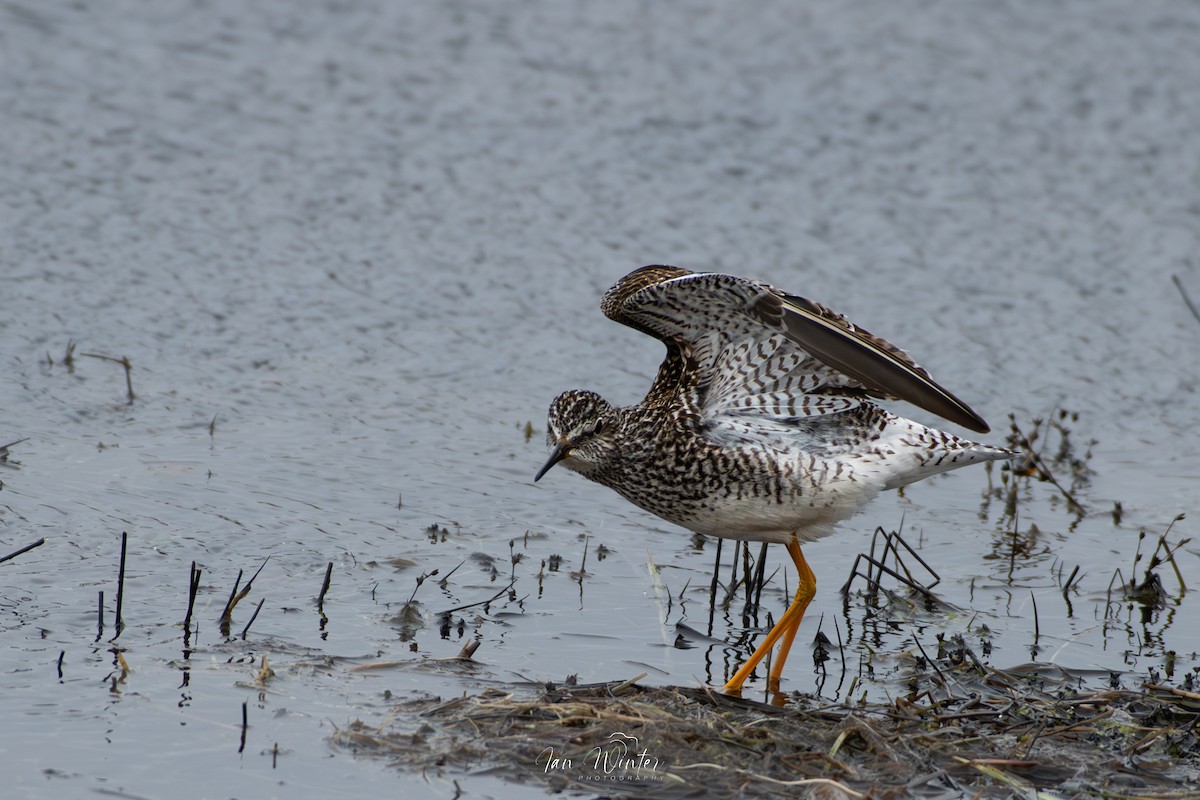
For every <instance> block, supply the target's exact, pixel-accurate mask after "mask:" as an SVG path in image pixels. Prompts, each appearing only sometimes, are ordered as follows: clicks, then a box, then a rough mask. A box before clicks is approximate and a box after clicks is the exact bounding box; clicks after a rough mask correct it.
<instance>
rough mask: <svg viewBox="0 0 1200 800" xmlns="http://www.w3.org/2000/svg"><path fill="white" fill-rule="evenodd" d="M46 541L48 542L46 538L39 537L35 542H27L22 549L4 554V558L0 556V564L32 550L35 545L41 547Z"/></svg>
mask: <svg viewBox="0 0 1200 800" xmlns="http://www.w3.org/2000/svg"><path fill="white" fill-rule="evenodd" d="M45 543H46V540H45V539H38V540H37V541H36V542H34V543H33V544H27V545H25V546H24V547H22V548H21V549H20V550H14V551H13V552H11V553H9V554H8V555H6V556H4V557H3V558H0V564H3V563H4V562H5V561H8V560H9V559H12V558H16V557H17V556H19V555H21V554H22V553H28V552H29V551H30V550H32V549H33V548H35V547H41V546H42V545H44V544H45Z"/></svg>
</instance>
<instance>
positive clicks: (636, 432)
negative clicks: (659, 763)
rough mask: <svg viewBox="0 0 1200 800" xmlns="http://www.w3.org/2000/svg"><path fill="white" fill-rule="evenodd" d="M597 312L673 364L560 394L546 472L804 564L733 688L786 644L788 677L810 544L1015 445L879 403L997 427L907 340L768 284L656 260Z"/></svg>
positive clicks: (812, 581) (976, 426)
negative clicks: (897, 493) (610, 398)
mask: <svg viewBox="0 0 1200 800" xmlns="http://www.w3.org/2000/svg"><path fill="white" fill-rule="evenodd" d="M600 307H601V309H602V310H603V311H604V313H605V314H606V315H607V316H608V317H609V318H611V319H614V320H616V321H617V322H621V323H623V324H625V325H628V326H630V327H632V328H636V329H637V330H640V331H642V332H644V333H648V334H650V335H651V336H654V337H656V338H658V339H660V340H662V341H663V343H664V344H666V346H667V356H666V359H665V360H664V361H663V363H662V366H660V367H659V370H658V377H657V378H655V381H654V384H653V386H651V388H650V392H649V394H647V395H646V398H645V399H644V400H643V401H642V402H641V403H639V404H638V405H636V406H629V407H627V408H614V407H613V406H611V405H610V404H609V403H607V402H606V401H605V400H604V399H603V398H601V397H600V396H599V395H597V394H595V393H594V392H586V391H569V392H564V393H563V394H561V395H559V396H558V397H556V398H555V399H554V402H553V403H551V405H550V414H549V422H548V429H547V440H548V443H549V445H550V446H551V447H552V448H553V449H552V451H551V453H550V458H549V459H548V460H547V461H546V464H545V466H543V467H542V468H541V470H540V471H539V472H538V473H537V476H536V477H535V478H534V480H538V479H539V478H541V477H542V476H543V475H544V474H546V471H547V470H549V469H550V468H551V467H553V466H554V465H555V464H558V463H560V462H561V463H562V464H563V465H565V466H566V467H568V468H569V469H572V470H574V471H576V472H578V473H580V474H582V475H583V476H584V477H586V478H589V479H591V480H593V481H596V482H598V483H602V484H604V485H605V486H609V487H611V488H613V489H615V490H617V491H618V492H619V493H621V494H622V495H623V496H624V497H626V498H627V499H628V500H630V501H632V502H633V503H635V504H637V505H639V506H641V507H642V508H644V509H646V510H647V511H652V512H653V513H655V514H657V515H658V516H660V517H662V518H663V519H666V520H669V521H670V522H673V523H676V524H677V525H681V526H683V527H684V528H687V529H689V530H692V531H695V532H697V533H702V534H706V535H709V536H720V537H725V538H731V539H748V540H753V541H763V542H778V543H781V544H784V545H785V546H786V547H787V550H788V553H789V554H790V555H791V557H792V561H793V562H794V563H795V565H796V569H797V570H798V571H799V582H798V588H797V590H796V595H795V598H794V599H793V601H792V603H791V605H790V606H789V607H788V609H787V611H786V612H784V614H783V616H782V617H780V618H779V621H778V622H777V623H776V624H775V626H774V627H773V628H772V629H771V631H770V632H769V633H768V634H767V636H766V637H765V638H764V639H763V641H762V642H761V643H760V644H759V646H758V648H757V649H756V650H755V651H754V653H753V654H752V655H751V656H750V658H749V659H748V660H747V661H746V663H745V664H744V665H743V666H742V667H741V668H740V669H739V670H738V671H737V672H736V673H734V675H733V677H731V678H730V679H729V681H728V682H727V683H726V684H725V690H726V691H728V692H738V691H740V690H741V688H742V684H743V683H744V682H745V680H746V678H747V677H748V676H749V675H750V674H751V672H752V671H753V670H754V668H755V667H756V666H757V665H758V663H759V662H760V661H761V660H762V659H763V658H764V657H765V656H766V655H767V653H769V652H770V650H771V648H772V647H773V646H774V645H775V643H776V642H779V641H780V640H782V642H781V643H780V646H779V653H778V655H777V656H776V658H775V660H774V662H773V663H772V665H771V669H770V673H769V675H768V686H770V687H771V688H772V689H774V688H777V687H778V684H779V675H780V673H781V672H782V671H783V665H784V662H785V661H786V660H787V654H788V651H789V650H790V649H791V646H792V640H793V639H794V638H795V636H796V631H797V629H798V628H799V627H800V622H801V620H802V619H803V617H804V610H805V608H807V606H808V603H809V601H810V600H811V599H812V597H813V595H814V593H815V592H816V578H815V577H814V575H813V572H812V570H811V569H810V568H809V566H808V563H807V562H806V561H805V559H804V555H803V553H802V552H801V550H800V545H801V544H803V543H805V542H811V541H813V540H814V539H817V538H819V537H821V536H824V535H826V534H828V533H829V532H830V530H831V529H832V528H833V525H834V524H835V523H837V522H839V521H840V520H843V519H846V518H847V517H849V516H851V515H852V514H854V513H856V512H857V511H859V510H860V509H862V508H863V506H865V505H866V504H867V502H868V501H869V500H870V499H871V498H872V497H873V496H874V495H875V494H876V493H877V492H879V491H881V490H884V489H895V488H898V487H900V486H905V485H907V484H910V483H912V482H914V481H918V480H921V479H922V478H926V477H929V476H930V475H934V474H937V473H939V472H945V471H946V470H951V469H957V468H958V467H964V466H966V465H968V464H975V463H978V462H981V461H991V460H994V459H1007V458H1011V457H1012V456H1013V453H1011V452H1010V451H1008V450H1004V449H1002V448H999V447H992V446H991V445H986V444H977V443H975V442H970V441H967V440H965V439H961V438H959V437H957V436H955V435H953V434H950V433H944V432H942V431H939V430H935V429H933V428H928V427H926V426H924V425H922V424H920V423H918V422H913V421H912V420H908V419H904V418H902V417H898V416H896V415H894V414H891V413H889V412H887V411H885V410H883V409H882V408H880V407H879V406H877V405H875V403H874V402H872V401H873V400H874V399H897V400H907V401H908V402H910V403H913V404H915V405H918V406H920V407H921V408H923V409H925V410H926V411H929V412H932V413H934V414H937V415H939V416H941V417H944V418H945V419H947V420H950V421H951V422H954V423H957V424H959V425H962V426H963V427H965V428H969V429H971V430H973V431H978V432H980V433H986V432H987V430H988V426H987V423H986V422H984V421H983V419H982V418H981V417H980V416H979V415H978V414H976V413H975V412H974V411H972V410H971V409H970V408H968V407H967V405H966V404H965V403H963V402H962V401H961V400H959V399H958V398H957V397H955V396H954V395H952V394H951V393H950V392H948V391H946V390H945V389H943V388H942V387H941V386H940V385H938V384H937V383H936V382H935V381H934V380H933V378H931V377H930V375H929V373H928V372H927V371H926V370H925V369H924V368H922V367H921V366H919V365H918V364H917V363H916V362H915V361H913V360H912V358H910V357H909V356H908V354H907V353H905V352H904V351H903V350H900V349H899V348H897V347H895V346H894V345H892V344H890V343H888V342H886V341H884V340H883V339H880V338H879V337H877V336H873V335H871V334H870V333H868V332H867V331H865V330H863V329H862V328H860V327H858V326H857V325H854V324H853V323H851V322H850V321H849V320H847V319H846V318H845V317H843V316H842V315H841V314H838V313H836V312H834V311H831V310H830V309H828V308H826V307H825V306H822V305H819V304H817V303H814V302H812V301H810V300H806V299H805V298H803V297H796V296H794V295H790V294H786V293H784V292H781V291H778V290H777V289H774V288H772V287H771V286H768V285H767V284H765V283H761V282H759V281H753V280H746V279H744V278H738V277H734V276H732V275H721V274H715V273H693V272H690V271H689V270H686V269H680V268H678V267H667V266H649V267H643V268H641V269H639V270H635V271H634V272H631V273H630V274H628V275H626V276H625V277H624V278H622V279H621V280H620V281H618V282H617V284H616V285H615V286H613V287H612V288H611V289H609V290H608V292H607V294H605V295H604V300H603V301H602V303H601V306H600Z"/></svg>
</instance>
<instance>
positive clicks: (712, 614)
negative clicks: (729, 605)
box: [708, 539, 725, 636]
mask: <svg viewBox="0 0 1200 800" xmlns="http://www.w3.org/2000/svg"><path fill="white" fill-rule="evenodd" d="M724 541H725V540H724V539H717V558H716V561H715V562H713V577H712V583H711V584H710V585H709V587H708V635H709V636H712V632H713V621H714V620H715V618H716V614H717V578H718V577H719V574H720V571H721V543H722V542H724Z"/></svg>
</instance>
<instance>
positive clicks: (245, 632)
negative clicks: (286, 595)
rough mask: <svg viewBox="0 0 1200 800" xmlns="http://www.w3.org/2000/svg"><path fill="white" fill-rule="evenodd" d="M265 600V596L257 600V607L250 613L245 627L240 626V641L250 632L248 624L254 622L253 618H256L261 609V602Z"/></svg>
mask: <svg viewBox="0 0 1200 800" xmlns="http://www.w3.org/2000/svg"><path fill="white" fill-rule="evenodd" d="M265 602H267V598H265V597H264V598H263V599H262V600H259V601H258V607H257V608H255V609H254V613H253V614H251V615H250V621H249V622H247V623H246V627H244V628H242V641H245V640H246V634H247V633H249V632H250V626H251V625H253V624H254V620H256V619H258V612H260V611H262V607H263V603H265Z"/></svg>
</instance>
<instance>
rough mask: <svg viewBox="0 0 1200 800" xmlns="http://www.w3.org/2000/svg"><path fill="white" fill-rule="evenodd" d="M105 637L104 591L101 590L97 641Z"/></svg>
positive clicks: (97, 619) (97, 613) (97, 615)
mask: <svg viewBox="0 0 1200 800" xmlns="http://www.w3.org/2000/svg"><path fill="white" fill-rule="evenodd" d="M103 636H104V590H103V589H101V590H100V602H99V603H98V607H97V609H96V641H97V642H98V641H100V639H101V637H103Z"/></svg>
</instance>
